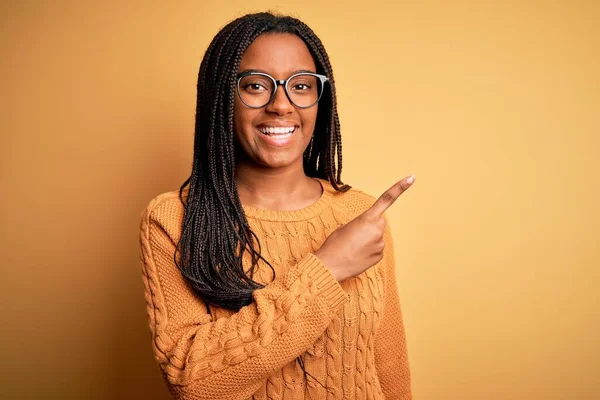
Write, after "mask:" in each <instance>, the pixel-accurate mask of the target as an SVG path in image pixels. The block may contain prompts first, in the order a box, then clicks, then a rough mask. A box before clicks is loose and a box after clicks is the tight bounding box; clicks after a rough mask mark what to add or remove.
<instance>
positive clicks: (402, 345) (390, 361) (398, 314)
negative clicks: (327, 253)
mask: <svg viewBox="0 0 600 400" xmlns="http://www.w3.org/2000/svg"><path fill="white" fill-rule="evenodd" d="M384 239H385V243H386V246H385V253H384V259H383V260H382V261H383V262H382V263H381V264H380V267H381V268H382V269H383V277H384V294H383V318H382V320H381V325H380V327H379V330H378V332H377V334H376V336H375V367H376V369H377V375H378V377H379V381H380V383H381V388H382V390H383V393H384V394H385V398H386V399H387V400H410V399H412V392H411V377H410V369H409V364H408V352H407V346H406V334H405V331H404V323H403V320H402V311H401V309H400V301H399V296H398V288H397V285H396V271H395V261H394V243H393V240H392V234H391V230H390V227H389V223H388V224H387V228H386V231H385V235H384Z"/></svg>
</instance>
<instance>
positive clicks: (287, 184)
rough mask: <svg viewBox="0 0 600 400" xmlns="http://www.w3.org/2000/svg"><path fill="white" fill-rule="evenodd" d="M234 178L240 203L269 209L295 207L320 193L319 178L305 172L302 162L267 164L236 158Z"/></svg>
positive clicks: (311, 200)
mask: <svg viewBox="0 0 600 400" xmlns="http://www.w3.org/2000/svg"><path fill="white" fill-rule="evenodd" d="M235 181H236V183H237V187H238V193H239V196H240V201H241V202H242V204H243V205H246V206H251V207H257V208H265V209H272V210H280V211H285V210H297V209H301V208H304V207H307V206H309V205H310V204H312V203H313V202H315V201H316V200H318V199H319V197H320V196H321V185H320V184H319V182H317V181H316V180H314V179H313V178H310V177H308V176H306V174H305V173H304V168H303V165H302V164H301V163H296V164H294V165H291V166H289V167H286V168H268V167H262V166H258V165H256V164H253V165H250V164H248V163H244V162H239V163H238V164H237V165H236V170H235Z"/></svg>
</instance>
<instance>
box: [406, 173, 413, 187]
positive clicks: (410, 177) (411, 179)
mask: <svg viewBox="0 0 600 400" xmlns="http://www.w3.org/2000/svg"><path fill="white" fill-rule="evenodd" d="M414 181H415V176H414V175H411V176H409V177H408V179H407V180H406V182H407V183H408V184H409V185H412V183H413V182H414Z"/></svg>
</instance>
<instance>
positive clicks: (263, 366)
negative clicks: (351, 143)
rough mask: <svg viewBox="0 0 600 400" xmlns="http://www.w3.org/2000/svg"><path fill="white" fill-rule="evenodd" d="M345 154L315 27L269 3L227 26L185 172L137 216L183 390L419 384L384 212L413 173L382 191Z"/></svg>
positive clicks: (293, 392) (302, 392)
mask: <svg viewBox="0 0 600 400" xmlns="http://www.w3.org/2000/svg"><path fill="white" fill-rule="evenodd" d="M341 162H342V145H341V137H340V125H339V121H338V115H337V109H336V96H335V85H334V80H333V73H332V68H331V65H330V63H329V59H328V57H327V53H326V52H325V49H324V47H323V45H322V43H321V41H320V40H319V39H318V37H317V36H316V35H315V34H314V33H313V31H312V30H311V29H310V28H309V27H307V26H306V25H305V24H304V23H302V22H300V21H298V20H297V19H294V18H290V17H279V16H274V15H272V14H270V13H260V14H253V15H246V16H244V17H241V18H239V19H237V20H235V21H233V22H231V23H230V24H229V25H227V26H226V27H224V28H223V29H222V30H221V31H220V32H219V33H218V34H217V35H216V37H215V38H214V39H213V41H212V43H211V44H210V46H209V48H208V49H207V51H206V54H205V56H204V59H203V61H202V64H201V66H200V72H199V77H198V98H197V111H196V132H195V143H194V163H193V168H192V173H191V176H190V178H189V179H188V180H187V181H186V182H185V183H184V185H183V186H182V187H181V189H180V190H179V191H174V192H169V193H165V194H162V195H160V196H158V197H157V198H155V199H154V200H152V201H151V202H150V204H149V205H148V207H147V209H146V212H145V213H144V216H143V219H142V226H141V250H142V261H143V263H142V264H143V277H144V284H145V295H146V301H147V311H148V316H149V323H150V330H151V332H152V338H153V342H152V343H153V349H154V354H155V357H156V359H157V361H158V363H159V364H160V367H161V370H162V372H163V375H164V377H165V380H166V382H167V384H168V387H169V390H170V391H171V393H172V395H173V396H174V397H175V398H178V399H228V400H232V399H249V398H254V399H284V398H285V399H304V398H311V399H342V398H352V399H355V398H356V399H383V398H385V399H410V398H411V389H410V373H409V368H408V361H407V353H406V342H405V334H404V327H403V323H402V315H401V311H400V305H399V301H398V295H397V290H396V280H395V274H394V254H393V246H392V243H391V236H390V230H389V228H386V225H385V219H384V217H383V212H384V211H385V209H387V208H388V207H389V206H390V205H391V204H392V203H393V202H394V200H395V199H396V198H397V197H398V196H399V195H400V194H401V193H402V192H403V191H404V190H405V189H407V188H408V187H409V186H410V185H411V184H412V182H413V179H414V178H413V177H409V178H407V179H404V180H402V181H400V182H399V183H397V184H396V185H394V186H393V187H392V188H391V189H390V190H388V191H387V192H386V193H384V195H383V196H381V197H380V198H379V199H378V200H377V201H375V200H374V199H373V198H372V197H370V196H368V195H366V194H364V193H362V192H360V191H358V190H355V189H351V188H350V187H349V186H347V185H344V184H342V182H341ZM386 243H387V246H385V244H386Z"/></svg>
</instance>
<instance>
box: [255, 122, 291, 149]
mask: <svg viewBox="0 0 600 400" xmlns="http://www.w3.org/2000/svg"><path fill="white" fill-rule="evenodd" d="M256 129H257V130H258V131H259V132H260V133H262V135H260V137H261V138H262V139H263V141H264V142H266V143H267V144H268V145H270V146H274V147H283V146H287V145H288V144H289V143H291V142H292V140H293V135H294V133H295V132H296V131H297V130H298V127H297V126H294V125H288V126H266V125H260V126H258V127H257V128H256Z"/></svg>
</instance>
